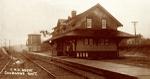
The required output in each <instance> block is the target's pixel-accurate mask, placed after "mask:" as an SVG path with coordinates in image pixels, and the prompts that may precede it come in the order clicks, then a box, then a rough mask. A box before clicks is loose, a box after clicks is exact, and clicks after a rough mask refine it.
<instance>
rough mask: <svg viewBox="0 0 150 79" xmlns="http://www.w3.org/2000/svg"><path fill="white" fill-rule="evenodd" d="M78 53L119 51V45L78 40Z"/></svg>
mask: <svg viewBox="0 0 150 79" xmlns="http://www.w3.org/2000/svg"><path fill="white" fill-rule="evenodd" d="M76 51H117V45H116V44H115V43H108V44H107V45H106V44H102V43H97V44H94V43H93V42H92V43H89V44H88V43H87V41H86V40H84V39H80V40H77V45H76Z"/></svg>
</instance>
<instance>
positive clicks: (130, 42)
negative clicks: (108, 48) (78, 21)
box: [120, 34, 145, 47]
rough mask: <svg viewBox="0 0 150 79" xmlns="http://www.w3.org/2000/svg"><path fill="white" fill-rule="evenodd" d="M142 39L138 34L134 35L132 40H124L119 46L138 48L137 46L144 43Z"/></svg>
mask: <svg viewBox="0 0 150 79" xmlns="http://www.w3.org/2000/svg"><path fill="white" fill-rule="evenodd" d="M144 40H145V39H144V38H143V36H142V35H140V34H138V35H136V36H135V37H134V38H130V39H125V40H123V41H122V42H121V43H120V46H121V47H122V46H123V47H124V46H139V45H143V42H144Z"/></svg>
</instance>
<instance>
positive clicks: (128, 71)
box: [53, 57, 150, 79]
mask: <svg viewBox="0 0 150 79" xmlns="http://www.w3.org/2000/svg"><path fill="white" fill-rule="evenodd" d="M53 58H55V59H58V60H61V61H65V62H71V63H73V64H80V65H84V66H86V67H89V68H94V69H97V70H100V71H101V70H102V71H105V73H106V72H109V74H110V75H111V73H113V74H114V73H115V74H114V75H116V74H118V75H124V76H129V77H127V78H119V79H150V69H148V68H141V67H136V66H131V65H124V64H117V63H112V62H103V61H100V60H87V59H77V58H69V57H53ZM120 77H121V76H120Z"/></svg>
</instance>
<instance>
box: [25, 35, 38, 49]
mask: <svg viewBox="0 0 150 79" xmlns="http://www.w3.org/2000/svg"><path fill="white" fill-rule="evenodd" d="M27 46H28V48H29V51H40V50H41V35H40V34H28V42H27Z"/></svg>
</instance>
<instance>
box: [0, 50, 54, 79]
mask: <svg viewBox="0 0 150 79" xmlns="http://www.w3.org/2000/svg"><path fill="white" fill-rule="evenodd" d="M9 53H10V52H9ZM11 53H13V55H12V59H11V60H9V61H8V62H7V63H6V64H5V65H4V66H3V67H1V71H0V72H1V75H0V79H55V75H53V74H51V73H50V72H49V71H47V70H46V69H45V68H44V67H42V66H40V65H39V64H37V63H35V62H33V61H32V60H30V59H28V58H27V57H25V56H24V55H23V54H22V53H20V52H11ZM5 62H6V61H5Z"/></svg>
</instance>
